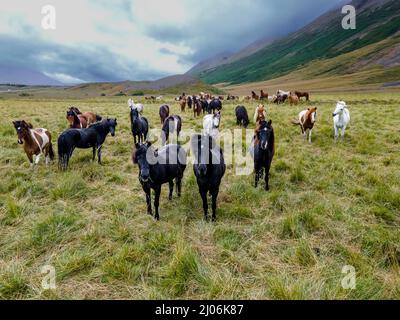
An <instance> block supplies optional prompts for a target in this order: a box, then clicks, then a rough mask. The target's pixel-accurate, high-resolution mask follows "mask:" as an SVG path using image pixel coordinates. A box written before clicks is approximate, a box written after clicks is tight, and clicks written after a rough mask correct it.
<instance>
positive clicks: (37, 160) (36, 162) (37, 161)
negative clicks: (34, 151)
mask: <svg viewBox="0 0 400 320" xmlns="http://www.w3.org/2000/svg"><path fill="white" fill-rule="evenodd" d="M41 154H42V153H39V154H38V155H37V156H36V159H35V164H36V165H38V164H39V161H40V156H41Z"/></svg>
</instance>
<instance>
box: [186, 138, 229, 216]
mask: <svg viewBox="0 0 400 320" xmlns="http://www.w3.org/2000/svg"><path fill="white" fill-rule="evenodd" d="M191 147H192V151H193V154H194V157H195V162H194V164H193V171H194V175H195V176H196V180H197V185H198V187H199V192H200V196H201V199H202V201H203V211H204V219H205V220H206V221H208V201H207V194H208V193H210V195H211V199H212V200H211V201H212V204H211V207H212V221H213V222H215V221H216V219H217V215H216V211H217V198H218V193H219V187H220V185H221V180H222V177H223V176H224V174H225V171H226V165H225V161H224V155H223V153H222V150H221V149H220V148H219V147H218V146H217V145H216V143H215V140H214V139H213V138H212V137H210V136H205V135H194V136H193V137H192V139H191Z"/></svg>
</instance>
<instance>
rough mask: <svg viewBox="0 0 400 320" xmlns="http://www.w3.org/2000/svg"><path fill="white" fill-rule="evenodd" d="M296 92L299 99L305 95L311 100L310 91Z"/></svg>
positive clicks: (307, 99)
mask: <svg viewBox="0 0 400 320" xmlns="http://www.w3.org/2000/svg"><path fill="white" fill-rule="evenodd" d="M294 94H295V95H296V96H297V97H298V98H299V100H301V98H303V97H305V98H306V101H310V94H309V93H308V92H301V91H295V92H294Z"/></svg>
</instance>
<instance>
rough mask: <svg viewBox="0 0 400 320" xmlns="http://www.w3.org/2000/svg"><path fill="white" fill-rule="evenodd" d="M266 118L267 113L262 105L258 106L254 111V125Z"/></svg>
mask: <svg viewBox="0 0 400 320" xmlns="http://www.w3.org/2000/svg"><path fill="white" fill-rule="evenodd" d="M266 117H267V111H266V110H265V107H264V105H263V104H260V105H259V106H258V107H257V108H256V111H255V112H254V123H258V122H260V121H263V120H265V119H266Z"/></svg>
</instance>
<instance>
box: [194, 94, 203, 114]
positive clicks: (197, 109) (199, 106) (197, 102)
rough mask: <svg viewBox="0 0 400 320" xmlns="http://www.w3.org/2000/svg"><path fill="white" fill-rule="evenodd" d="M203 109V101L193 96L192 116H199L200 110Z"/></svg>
mask: <svg viewBox="0 0 400 320" xmlns="http://www.w3.org/2000/svg"><path fill="white" fill-rule="evenodd" d="M202 110H203V103H202V102H201V101H200V99H198V98H197V97H195V96H193V114H194V117H195V118H196V117H200V114H201V111H202Z"/></svg>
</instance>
